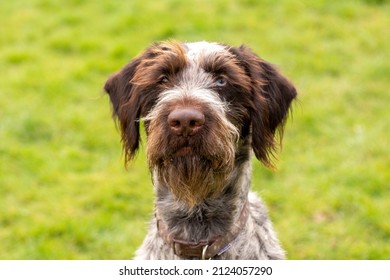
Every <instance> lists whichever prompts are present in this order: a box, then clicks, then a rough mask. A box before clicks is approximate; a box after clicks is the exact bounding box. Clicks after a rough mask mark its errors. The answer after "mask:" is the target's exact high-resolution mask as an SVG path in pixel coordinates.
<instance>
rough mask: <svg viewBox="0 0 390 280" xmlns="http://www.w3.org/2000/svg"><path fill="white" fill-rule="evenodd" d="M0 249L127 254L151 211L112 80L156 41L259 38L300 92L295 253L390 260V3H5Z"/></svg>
mask: <svg viewBox="0 0 390 280" xmlns="http://www.w3.org/2000/svg"><path fill="white" fill-rule="evenodd" d="M0 25H1V27H0V28H1V31H0V73H1V74H0V259H129V258H132V256H133V254H134V251H135V249H136V248H137V247H138V246H139V245H140V243H141V241H142V239H143V237H144V235H145V233H146V230H147V221H148V220H149V218H150V217H151V216H152V211H153V190H152V186H151V182H150V176H149V174H148V168H147V166H146V162H145V155H144V151H140V153H139V156H138V157H137V159H136V161H134V162H133V163H132V164H130V166H129V167H128V169H127V170H126V169H125V168H124V166H123V155H122V152H121V144H120V141H119V139H120V136H119V133H118V131H117V129H116V128H115V124H114V122H113V121H112V119H111V108H110V105H109V101H108V98H107V96H106V95H105V94H104V93H103V91H102V87H103V84H104V82H105V80H106V78H107V77H108V76H109V75H110V74H111V73H113V72H114V71H116V70H118V69H119V68H120V67H122V66H123V65H124V64H125V63H127V62H128V61H129V60H130V59H131V58H132V57H133V56H135V55H137V54H138V53H140V52H141V51H142V50H143V49H144V48H145V47H146V46H148V45H149V44H150V43H151V42H153V41H158V40H165V39H171V38H175V39H177V40H184V41H199V40H208V41H219V42H224V43H228V44H232V45H240V44H242V43H244V44H246V45H248V46H250V47H251V48H252V49H253V50H254V51H255V52H257V53H258V54H259V55H260V56H262V57H263V58H265V59H266V60H269V61H271V62H273V63H275V64H277V65H278V66H279V67H280V68H281V69H282V71H283V72H284V73H285V74H286V75H287V76H288V77H289V78H290V79H291V80H292V81H293V82H294V84H295V85H296V87H297V89H298V91H299V94H300V95H299V102H298V103H296V104H295V106H294V111H293V118H292V119H290V120H289V122H288V123H287V127H286V132H285V137H284V145H283V150H282V151H281V152H280V153H279V155H278V158H279V160H278V162H277V164H276V165H277V170H276V171H274V172H271V171H270V170H267V169H266V168H265V167H263V166H261V164H260V163H258V162H255V161H254V174H253V188H254V190H256V191H257V192H258V193H259V194H260V195H261V196H262V197H263V199H264V200H265V202H266V204H267V206H268V208H269V212H270V215H271V218H272V220H273V222H274V226H275V228H276V230H277V232H278V234H279V237H280V240H281V242H282V244H283V247H284V248H285V249H286V251H287V254H288V258H290V259H390V156H389V151H390V144H389V136H390V114H389V112H390V111H389V107H390V79H389V78H390V40H389V38H390V28H389V27H390V3H389V1H384V0H383V1H380V0H377V1H374V0H372V1H369V0H366V1H364V0H361V1H358V0H350V1H348V0H345V1H323V0H316V1H311V0H303V1H302V0H300V1H289V0H284V1H274V0H261V1H255V0H243V1H223V0H219V1H209V0H197V1H179V0H164V1H163V0H162V1H145V0H136V1H108V0H107V1H81V0H72V1H60V0H58V1H49V0H28V1H27V0H25V1H17V0H16V1H1V2H0Z"/></svg>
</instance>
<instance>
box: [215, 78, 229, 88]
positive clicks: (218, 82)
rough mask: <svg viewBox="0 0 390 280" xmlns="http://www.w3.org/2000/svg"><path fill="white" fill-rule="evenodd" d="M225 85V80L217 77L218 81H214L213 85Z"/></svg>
mask: <svg viewBox="0 0 390 280" xmlns="http://www.w3.org/2000/svg"><path fill="white" fill-rule="evenodd" d="M226 83H227V81H226V79H225V78H223V77H218V79H217V80H216V81H215V84H216V85H217V86H219V87H223V86H225V85H226Z"/></svg>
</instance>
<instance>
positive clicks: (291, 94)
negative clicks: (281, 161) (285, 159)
mask: <svg viewBox="0 0 390 280" xmlns="http://www.w3.org/2000/svg"><path fill="white" fill-rule="evenodd" d="M233 52H234V53H235V55H236V56H237V58H238V59H239V61H240V63H241V64H242V65H243V67H244V68H245V69H246V72H247V75H249V76H250V78H251V81H252V108H251V122H252V148H253V151H254V153H255V155H256V157H257V159H259V160H260V161H262V162H263V163H264V164H265V165H266V166H269V167H272V157H273V153H274V151H275V150H276V148H277V144H278V143H277V141H276V140H275V134H276V131H277V130H278V129H279V131H280V136H282V134H283V124H284V122H285V120H286V117H287V115H288V111H289V108H290V105H291V101H292V100H293V99H294V98H295V97H296V96H297V91H296V89H295V87H294V86H293V85H292V83H291V82H290V81H289V80H288V79H287V78H286V77H284V76H283V75H282V74H280V72H279V71H278V70H277V69H276V67H275V66H273V65H272V64H270V63H268V62H266V61H264V60H262V59H261V58H259V57H258V56H257V55H256V54H254V53H253V52H252V51H251V50H250V49H249V48H247V47H245V46H241V47H240V48H237V49H235V51H233Z"/></svg>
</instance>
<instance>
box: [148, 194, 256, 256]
mask: <svg viewBox="0 0 390 280" xmlns="http://www.w3.org/2000/svg"><path fill="white" fill-rule="evenodd" d="M248 216H249V205H248V201H247V202H246V203H245V204H244V207H243V208H242V210H241V214H240V217H239V218H238V220H237V221H236V222H235V223H234V225H233V229H232V230H231V231H230V232H228V233H226V234H225V235H218V236H215V237H213V238H211V239H210V240H200V241H199V242H191V241H186V240H181V239H177V238H174V237H172V235H171V233H170V232H169V230H168V227H167V225H166V224H165V223H164V222H163V221H162V220H161V217H160V216H159V214H158V211H157V210H156V220H157V229H158V233H159V235H160V236H161V237H162V239H163V240H164V242H165V244H168V245H169V246H170V247H171V248H172V249H173V252H174V253H175V255H177V256H179V257H197V258H199V259H202V260H204V259H211V258H214V257H216V256H220V255H222V254H223V253H224V252H226V251H227V250H228V249H229V248H230V247H231V246H232V243H233V241H234V240H235V239H236V238H237V236H238V235H239V233H240V232H241V230H242V229H243V227H244V226H245V225H246V221H247V220H248Z"/></svg>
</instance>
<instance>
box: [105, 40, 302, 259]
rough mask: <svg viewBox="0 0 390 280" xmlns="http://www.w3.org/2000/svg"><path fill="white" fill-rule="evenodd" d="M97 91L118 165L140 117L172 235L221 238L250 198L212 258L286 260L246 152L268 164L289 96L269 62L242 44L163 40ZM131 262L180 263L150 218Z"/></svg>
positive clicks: (131, 148)
mask: <svg viewBox="0 0 390 280" xmlns="http://www.w3.org/2000/svg"><path fill="white" fill-rule="evenodd" d="M105 90H106V92H107V93H108V94H109V96H110V100H111V103H112V105H113V108H114V116H116V117H117V118H118V120H119V124H120V128H121V132H122V142H123V146H124V151H125V155H126V161H128V160H130V159H132V158H133V157H134V155H135V153H136V151H137V149H138V147H139V141H140V132H139V122H140V120H143V121H144V124H145V129H146V134H147V156H148V164H149V169H150V171H151V174H152V180H153V185H154V188H155V192H156V200H155V208H156V211H158V213H159V215H160V219H161V220H162V221H163V222H164V223H165V224H166V225H167V228H168V231H169V233H170V234H171V235H172V236H174V237H175V238H178V239H181V240H188V241H192V242H198V241H199V240H209V239H212V238H214V237H215V236H219V235H224V234H226V233H227V232H230V231H231V230H232V228H233V227H234V224H235V223H236V221H237V220H238V219H239V217H240V213H241V210H242V208H243V206H244V205H245V203H246V202H247V201H249V208H250V214H249V218H248V220H247V222H246V225H245V226H244V227H243V228H242V230H241V232H240V233H239V235H238V236H237V238H236V239H235V240H234V241H233V242H232V247H231V248H230V249H229V250H227V251H226V252H224V253H223V254H221V255H219V256H216V257H215V259H283V258H284V256H285V254H284V251H283V250H282V248H281V247H280V244H279V241H278V239H277V237H276V234H275V232H274V230H273V228H272V225H271V222H270V220H269V218H268V214H267V210H266V208H265V206H264V204H263V202H262V201H261V200H260V199H259V198H258V197H257V196H256V195H255V194H254V193H252V192H250V186H251V154H252V151H253V153H254V155H255V156H256V157H257V159H259V160H260V161H261V162H263V163H264V164H265V165H266V166H268V167H271V166H272V163H271V158H272V156H273V152H274V151H275V149H276V146H277V141H276V140H275V134H276V133H277V130H278V129H279V130H281V129H282V128H283V123H284V121H285V119H286V117H287V115H288V111H289V107H290V104H291V101H292V100H293V99H294V98H295V97H296V90H295V88H294V86H293V85H292V84H291V83H290V82H289V81H288V80H287V79H286V78H285V77H284V76H282V75H281V74H280V73H279V72H278V71H277V70H276V68H275V67H274V66H273V65H271V64H270V63H268V62H266V61H264V60H262V59H261V58H259V57H258V56H257V55H255V54H254V53H253V52H252V51H251V50H250V49H249V48H247V47H245V46H241V47H238V48H235V47H230V46H227V45H223V44H218V43H207V42H198V43H179V42H162V43H156V44H153V45H152V46H150V47H149V48H147V49H146V50H145V51H144V53H143V54H141V55H140V56H138V57H136V58H135V59H133V60H132V61H131V62H130V63H129V64H127V65H126V66H125V67H124V68H123V69H122V70H120V71H119V72H117V73H115V74H114V75H112V76H111V77H110V78H109V79H108V81H107V82H106V85H105ZM184 121H186V122H184ZM187 121H188V122H187ZM183 127H184V128H183ZM280 134H282V133H280ZM135 258H136V259H179V257H178V256H176V255H175V254H174V252H173V249H172V248H171V246H169V245H168V244H166V243H165V242H164V239H163V238H162V237H161V236H160V234H159V232H158V229H157V222H156V218H153V219H152V221H151V223H150V229H149V232H148V233H147V235H146V237H145V240H144V242H143V244H142V245H141V247H140V248H139V249H138V250H137V252H136V256H135Z"/></svg>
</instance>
